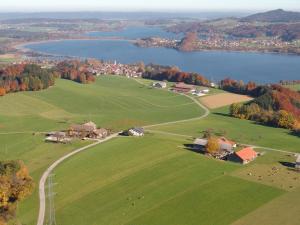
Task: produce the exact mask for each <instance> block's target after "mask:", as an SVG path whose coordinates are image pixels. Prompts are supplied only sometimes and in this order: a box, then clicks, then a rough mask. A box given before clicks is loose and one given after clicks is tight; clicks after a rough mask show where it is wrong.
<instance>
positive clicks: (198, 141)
mask: <svg viewBox="0 0 300 225" xmlns="http://www.w3.org/2000/svg"><path fill="white" fill-rule="evenodd" d="M207 142H208V141H207V139H204V138H197V139H196V140H195V141H194V145H200V146H206V145H207Z"/></svg>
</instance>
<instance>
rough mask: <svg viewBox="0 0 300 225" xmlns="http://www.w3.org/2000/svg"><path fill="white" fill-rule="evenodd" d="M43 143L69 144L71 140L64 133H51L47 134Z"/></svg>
mask: <svg viewBox="0 0 300 225" xmlns="http://www.w3.org/2000/svg"><path fill="white" fill-rule="evenodd" d="M45 141H46V142H54V143H67V142H70V141H71V139H70V138H68V137H67V135H66V133H65V132H51V133H49V134H47V137H46V139H45Z"/></svg>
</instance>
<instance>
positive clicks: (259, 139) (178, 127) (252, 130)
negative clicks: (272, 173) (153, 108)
mask: <svg viewBox="0 0 300 225" xmlns="http://www.w3.org/2000/svg"><path fill="white" fill-rule="evenodd" d="M228 112H229V109H228V107H225V108H220V109H216V110H213V111H212V112H211V114H210V115H209V116H208V118H205V120H198V121H191V122H185V123H184V124H182V123H177V124H172V125H165V126H157V127H151V128H150V129H151V130H157V131H166V132H171V133H175V134H183V135H190V136H193V137H195V138H196V137H199V136H201V135H203V131H205V130H207V129H212V130H213V131H214V132H215V133H216V134H219V135H225V136H227V137H229V138H231V139H233V140H235V141H236V142H238V143H243V144H252V145H258V146H262V147H269V148H276V149H281V150H285V151H293V152H300V149H299V146H300V138H299V137H297V136H294V135H293V134H291V133H290V131H289V130H286V129H281V128H273V127H268V126H263V125H259V124H256V123H254V122H252V121H247V120H240V119H236V118H232V117H230V116H229V114H228Z"/></svg>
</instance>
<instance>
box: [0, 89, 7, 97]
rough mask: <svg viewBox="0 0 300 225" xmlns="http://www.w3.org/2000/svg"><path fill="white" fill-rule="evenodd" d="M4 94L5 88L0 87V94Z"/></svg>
mask: <svg viewBox="0 0 300 225" xmlns="http://www.w3.org/2000/svg"><path fill="white" fill-rule="evenodd" d="M5 94H6V90H5V88H1V87H0V96H4V95H5Z"/></svg>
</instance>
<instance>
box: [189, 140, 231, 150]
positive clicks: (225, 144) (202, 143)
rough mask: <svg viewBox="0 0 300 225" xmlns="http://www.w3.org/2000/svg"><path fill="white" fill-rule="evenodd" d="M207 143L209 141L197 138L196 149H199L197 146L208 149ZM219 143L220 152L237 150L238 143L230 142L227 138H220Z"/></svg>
mask: <svg viewBox="0 0 300 225" xmlns="http://www.w3.org/2000/svg"><path fill="white" fill-rule="evenodd" d="M207 142H208V141H207V139H205V138H197V139H196V140H195V141H194V147H196V148H197V146H198V147H200V148H203V147H206V145H207ZM218 142H219V145H220V150H226V151H232V149H233V148H236V143H235V142H233V141H230V140H228V139H227V138H225V137H220V138H218Z"/></svg>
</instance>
